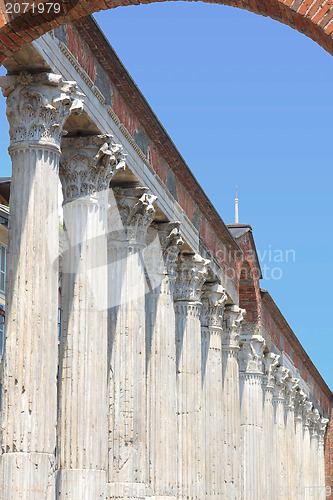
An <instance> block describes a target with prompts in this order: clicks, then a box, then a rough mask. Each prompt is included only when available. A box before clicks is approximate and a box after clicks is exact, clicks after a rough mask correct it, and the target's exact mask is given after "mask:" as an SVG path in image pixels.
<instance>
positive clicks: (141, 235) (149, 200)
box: [110, 187, 157, 246]
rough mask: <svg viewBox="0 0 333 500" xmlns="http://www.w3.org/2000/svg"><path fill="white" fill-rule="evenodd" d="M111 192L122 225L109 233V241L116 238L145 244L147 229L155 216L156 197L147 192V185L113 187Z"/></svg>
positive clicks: (132, 243)
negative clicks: (117, 229) (119, 228)
mask: <svg viewBox="0 0 333 500" xmlns="http://www.w3.org/2000/svg"><path fill="white" fill-rule="evenodd" d="M113 192H114V196H115V200H116V202H117V203H116V207H115V208H116V209H117V210H118V212H119V215H120V219H121V223H122V226H123V227H122V229H121V230H119V231H116V232H112V233H110V241H111V239H116V240H121V241H127V242H128V244H130V245H134V246H137V245H138V246H145V245H146V238H147V231H148V228H149V226H150V224H151V223H152V222H153V220H154V216H155V208H154V204H155V202H156V200H157V197H156V196H154V195H152V194H149V193H148V188H147V187H134V188H114V190H113Z"/></svg>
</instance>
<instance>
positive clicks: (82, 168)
mask: <svg viewBox="0 0 333 500" xmlns="http://www.w3.org/2000/svg"><path fill="white" fill-rule="evenodd" d="M61 149H62V155H61V159H60V179H61V182H62V185H63V193H64V202H65V203H67V202H69V201H73V200H75V199H78V198H83V197H86V196H95V195H96V194H97V193H98V192H101V191H107V189H108V188H109V185H110V181H111V179H112V177H113V176H114V175H115V174H116V173H117V172H118V171H120V170H125V168H126V165H125V156H126V155H124V153H123V148H122V146H121V145H119V144H115V143H114V142H113V141H112V136H111V135H108V134H104V135H93V136H88V137H65V138H64V139H63V140H62V143H61ZM104 197H105V198H106V199H107V194H106V193H105V196H104Z"/></svg>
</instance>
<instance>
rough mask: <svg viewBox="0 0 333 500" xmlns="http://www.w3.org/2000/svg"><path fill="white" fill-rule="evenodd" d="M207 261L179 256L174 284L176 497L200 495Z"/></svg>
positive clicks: (201, 494) (202, 494)
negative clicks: (203, 306)
mask: <svg viewBox="0 0 333 500" xmlns="http://www.w3.org/2000/svg"><path fill="white" fill-rule="evenodd" d="M208 264H209V261H208V260H206V259H203V258H202V257H200V255H181V258H180V262H179V265H178V267H177V279H176V287H175V295H174V299H175V312H176V370H177V418H178V423H177V429H178V431H177V436H178V448H177V450H178V453H177V469H178V481H177V482H178V484H177V486H178V492H179V493H178V498H179V499H191V500H194V499H196V500H201V499H202V498H203V497H204V492H203V476H204V472H205V471H204V456H203V449H202V447H203V443H202V396H201V325H200V310H201V302H200V296H201V288H202V285H203V283H204V281H205V279H206V274H207V267H208Z"/></svg>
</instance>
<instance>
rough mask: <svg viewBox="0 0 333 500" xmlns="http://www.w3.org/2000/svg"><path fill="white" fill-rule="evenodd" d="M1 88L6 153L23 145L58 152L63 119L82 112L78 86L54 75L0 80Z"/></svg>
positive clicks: (27, 74) (28, 74)
mask: <svg viewBox="0 0 333 500" xmlns="http://www.w3.org/2000/svg"><path fill="white" fill-rule="evenodd" d="M0 86H1V87H2V93H3V95H4V96H5V97H7V109H6V114H7V118H8V122H9V136H10V147H9V150H11V149H12V148H13V147H15V146H19V145H21V144H22V143H24V142H29V144H32V143H33V144H36V145H49V146H54V147H56V148H57V149H59V147H60V140H61V135H62V133H63V126H64V123H65V121H66V119H67V118H68V117H69V115H70V114H71V113H75V114H79V113H81V112H82V108H83V101H82V97H83V94H81V93H80V92H78V86H77V84H76V83H75V82H67V81H65V80H64V79H63V78H62V77H61V76H60V75H55V74H53V73H39V74H31V73H27V72H22V73H20V74H19V75H11V76H3V77H0Z"/></svg>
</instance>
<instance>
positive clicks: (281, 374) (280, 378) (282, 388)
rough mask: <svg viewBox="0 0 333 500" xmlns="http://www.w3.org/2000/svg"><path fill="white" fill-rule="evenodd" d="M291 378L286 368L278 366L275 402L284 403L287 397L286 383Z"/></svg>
mask: <svg viewBox="0 0 333 500" xmlns="http://www.w3.org/2000/svg"><path fill="white" fill-rule="evenodd" d="M289 377H290V371H289V370H287V368H285V367H284V366H278V368H277V370H276V372H275V390H274V400H275V401H277V400H280V401H284V398H285V395H286V381H287V379H288V378H289Z"/></svg>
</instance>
